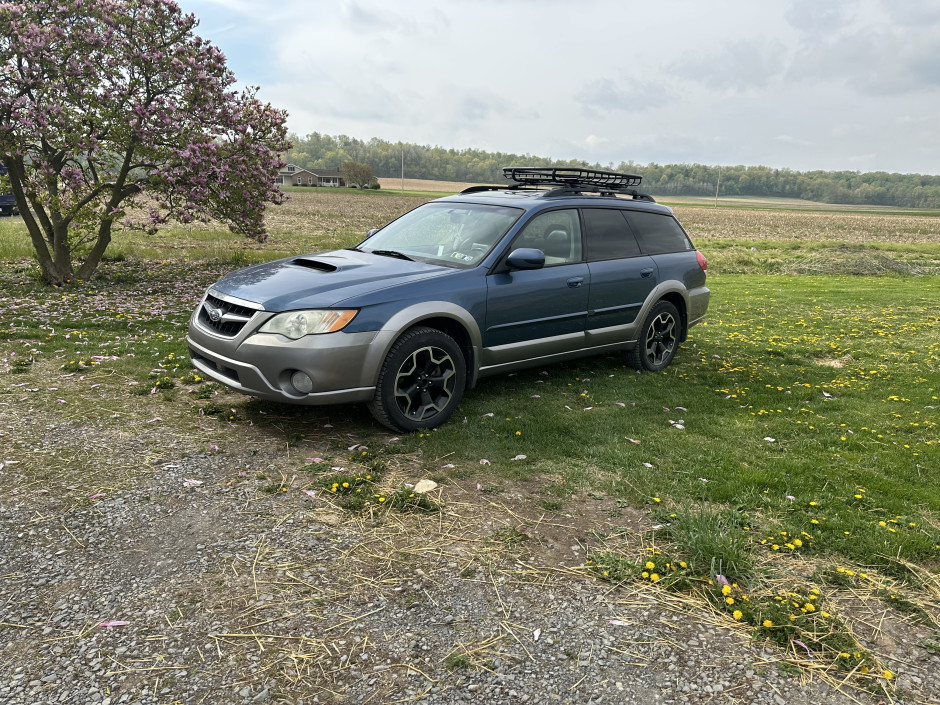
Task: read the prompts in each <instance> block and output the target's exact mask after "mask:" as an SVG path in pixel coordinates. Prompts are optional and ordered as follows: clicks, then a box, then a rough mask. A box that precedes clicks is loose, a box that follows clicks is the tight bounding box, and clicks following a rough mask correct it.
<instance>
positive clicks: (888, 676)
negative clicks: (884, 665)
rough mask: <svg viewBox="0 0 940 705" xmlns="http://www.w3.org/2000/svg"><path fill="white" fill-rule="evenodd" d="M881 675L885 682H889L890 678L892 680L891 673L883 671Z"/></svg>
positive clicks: (892, 675)
mask: <svg viewBox="0 0 940 705" xmlns="http://www.w3.org/2000/svg"><path fill="white" fill-rule="evenodd" d="M881 675H882V676H883V677H884V679H885V680H886V681H889V680H891V679H892V678H894V674H893V673H892V672H891V671H889V670H887V669H886V670H884V671H883V672H882V674H881Z"/></svg>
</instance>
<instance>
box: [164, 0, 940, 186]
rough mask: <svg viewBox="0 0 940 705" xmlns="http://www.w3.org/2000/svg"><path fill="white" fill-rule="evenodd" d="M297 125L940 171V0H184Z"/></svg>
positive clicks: (502, 146) (483, 145) (549, 147)
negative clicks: (268, 0)
mask: <svg viewBox="0 0 940 705" xmlns="http://www.w3.org/2000/svg"><path fill="white" fill-rule="evenodd" d="M178 2H179V4H180V5H181V7H182V8H183V10H184V11H186V12H192V13H194V14H195V15H196V16H197V17H198V18H199V19H200V20H201V23H200V26H199V28H198V30H197V32H198V33H199V34H200V35H201V36H204V37H206V38H208V39H210V40H211V41H212V42H213V43H214V44H216V45H217V46H218V47H220V48H221V49H222V51H223V52H224V53H225V55H226V57H227V58H228V63H229V67H230V68H231V69H232V70H233V71H234V72H235V75H236V77H237V78H238V80H239V83H241V84H244V85H258V86H260V87H261V92H260V95H261V98H262V99H264V100H266V101H268V102H270V103H272V104H273V105H274V106H276V107H278V108H283V109H285V110H287V111H288V113H289V117H288V127H289V128H290V129H291V131H293V132H295V133H297V134H299V135H301V136H305V135H307V134H309V133H311V132H321V133H326V134H331V135H337V134H346V135H350V136H352V137H358V138H360V139H365V140H367V139H369V138H372V137H378V138H380V139H384V140H388V141H391V142H397V141H398V140H402V141H405V142H414V143H418V144H426V145H440V146H443V147H454V148H458V149H462V148H468V147H474V148H480V149H485V150H490V151H502V152H514V153H518V154H525V153H528V154H532V155H538V156H548V157H553V158H557V159H572V158H574V159H585V160H589V161H599V162H601V163H604V164H607V163H609V162H612V163H614V164H615V165H616V164H618V163H619V162H620V161H629V160H633V161H635V162H637V163H640V164H645V163H648V162H657V163H660V164H665V163H677V162H699V163H703V164H713V165H717V164H727V165H732V164H747V165H757V164H761V165H766V166H772V167H780V168H792V169H797V170H801V171H805V170H810V169H824V170H841V169H849V170H853V171H854V170H858V171H897V172H903V173H925V174H940V0H776V1H761V0H713V1H712V2H703V1H702V0H667V1H661V2H627V1H626V0H407V2H406V1H405V0H398V1H395V0H278V1H277V2H270V3H269V2H258V1H257V0H178Z"/></svg>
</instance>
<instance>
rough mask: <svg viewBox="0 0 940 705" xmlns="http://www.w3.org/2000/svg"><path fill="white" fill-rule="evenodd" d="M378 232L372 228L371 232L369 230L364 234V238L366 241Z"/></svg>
mask: <svg viewBox="0 0 940 705" xmlns="http://www.w3.org/2000/svg"><path fill="white" fill-rule="evenodd" d="M378 231H379V229H378V228H372V230H370V231H369V232H367V233H366V238H367V239H368V238H370V237H372V236H373V235H375V234H376V233H377V232H378Z"/></svg>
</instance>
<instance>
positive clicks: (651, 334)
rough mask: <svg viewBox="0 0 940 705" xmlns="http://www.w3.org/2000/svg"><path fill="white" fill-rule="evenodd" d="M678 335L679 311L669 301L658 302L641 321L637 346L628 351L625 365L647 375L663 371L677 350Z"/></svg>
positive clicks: (680, 325)
mask: <svg viewBox="0 0 940 705" xmlns="http://www.w3.org/2000/svg"><path fill="white" fill-rule="evenodd" d="M681 333H682V323H681V321H680V319H679V311H678V310H677V309H676V307H675V306H673V305H672V304H671V303H669V302H668V301H660V302H659V303H657V304H656V305H655V306H653V310H652V311H650V312H649V315H648V316H647V317H646V320H645V321H643V325H642V327H641V328H640V335H639V338H638V339H637V341H636V346H635V347H634V348H633V349H632V350H628V351H627V353H626V358H627V364H629V365H630V366H631V367H633V368H635V369H637V370H646V371H647V372H659V371H660V370H662V369H665V368H666V367H668V366H669V363H670V362H672V358H673V357H675V355H676V351H677V350H678V349H679V339H680V336H681Z"/></svg>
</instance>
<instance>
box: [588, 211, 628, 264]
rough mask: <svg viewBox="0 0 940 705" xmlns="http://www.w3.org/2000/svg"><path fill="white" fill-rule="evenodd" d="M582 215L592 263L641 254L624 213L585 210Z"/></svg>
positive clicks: (589, 257)
mask: <svg viewBox="0 0 940 705" xmlns="http://www.w3.org/2000/svg"><path fill="white" fill-rule="evenodd" d="M581 214H582V216H583V217H584V229H585V233H586V238H587V251H588V259H589V260H590V261H593V262H596V261H598V260H604V259H619V258H621V257H635V256H637V255H638V254H640V248H639V246H638V245H637V242H636V238H634V237H633V233H631V232H630V228H629V226H628V225H627V221H626V220H625V219H624V213H623V211H619V210H614V209H612V208H585V209H584V210H583V211H581Z"/></svg>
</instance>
